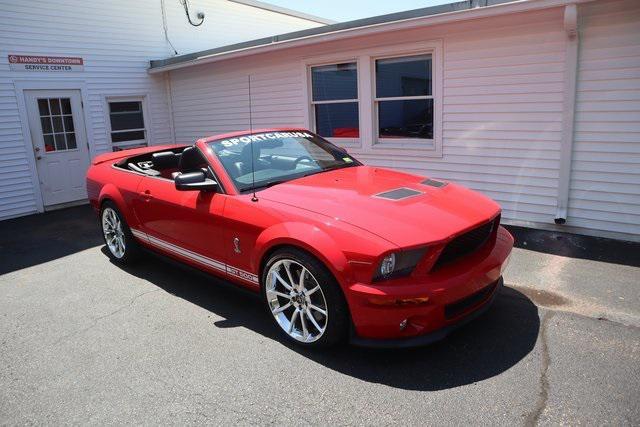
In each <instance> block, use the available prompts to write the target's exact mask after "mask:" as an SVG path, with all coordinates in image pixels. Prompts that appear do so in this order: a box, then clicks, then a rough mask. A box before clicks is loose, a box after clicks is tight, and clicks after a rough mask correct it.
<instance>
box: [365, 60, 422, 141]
mask: <svg viewBox="0 0 640 427" xmlns="http://www.w3.org/2000/svg"><path fill="white" fill-rule="evenodd" d="M375 70H376V77H375V80H376V81H375V83H376V93H375V99H374V102H375V105H376V113H377V117H378V138H381V139H385V138H388V139H391V138H395V139H407V138H417V139H433V89H432V86H433V84H432V78H431V55H416V56H405V57H400V58H384V59H377V60H376V62H375Z"/></svg>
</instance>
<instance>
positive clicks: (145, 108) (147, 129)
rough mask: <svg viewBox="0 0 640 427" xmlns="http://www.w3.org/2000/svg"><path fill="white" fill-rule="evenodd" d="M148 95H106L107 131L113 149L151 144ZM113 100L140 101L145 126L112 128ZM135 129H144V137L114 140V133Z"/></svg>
mask: <svg viewBox="0 0 640 427" xmlns="http://www.w3.org/2000/svg"><path fill="white" fill-rule="evenodd" d="M147 99H148V97H147V95H146V94H144V95H126V96H125V95H117V96H105V97H104V113H105V124H106V126H105V128H106V131H107V140H108V141H109V145H110V146H111V150H112V151H114V149H115V148H117V149H119V150H126V149H129V148H137V147H139V146H141V145H142V144H145V146H147V147H148V146H150V145H151V143H150V141H151V127H150V126H149V116H148V114H147V111H148V110H149V106H148V103H147ZM112 102H139V103H140V108H141V109H142V120H143V122H144V128H137V129H123V130H112V129H111V108H110V104H111V103H112ZM135 131H143V132H144V136H145V137H144V139H136V140H130V141H122V142H113V141H112V139H111V134H112V133H123V132H135Z"/></svg>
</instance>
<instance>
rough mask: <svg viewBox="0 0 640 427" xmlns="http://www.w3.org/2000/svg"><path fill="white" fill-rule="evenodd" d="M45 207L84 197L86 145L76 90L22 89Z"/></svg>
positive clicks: (87, 156) (80, 105) (87, 157)
mask: <svg viewBox="0 0 640 427" xmlns="http://www.w3.org/2000/svg"><path fill="white" fill-rule="evenodd" d="M24 94H25V101H26V104H27V112H28V114H29V129H30V131H31V139H32V141H31V142H32V145H33V152H34V155H35V159H36V167H37V170H38V179H39V180H40V189H41V192H42V199H43V202H44V205H45V207H50V206H53V205H59V204H61V203H69V202H73V201H76V200H82V199H86V198H87V192H86V188H85V174H86V172H87V168H88V167H89V147H88V145H87V136H86V132H85V126H84V119H83V114H82V101H81V97H80V91H79V90H25V91H24Z"/></svg>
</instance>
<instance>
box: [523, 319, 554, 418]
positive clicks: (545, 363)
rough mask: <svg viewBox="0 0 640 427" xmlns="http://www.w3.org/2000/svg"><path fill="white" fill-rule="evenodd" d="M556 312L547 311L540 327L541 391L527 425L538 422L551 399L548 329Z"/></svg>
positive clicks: (528, 416)
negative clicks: (548, 374)
mask: <svg viewBox="0 0 640 427" xmlns="http://www.w3.org/2000/svg"><path fill="white" fill-rule="evenodd" d="M554 314H555V312H554V311H547V313H546V315H545V316H544V319H543V320H542V327H541V328H540V346H541V349H540V351H541V352H542V360H541V365H542V366H541V367H540V392H539V393H538V401H537V402H536V406H535V408H534V409H533V411H531V413H529V415H527V418H526V421H525V425H526V426H535V425H537V424H538V422H539V420H540V417H541V416H542V413H543V412H544V410H545V409H546V407H547V401H548V400H549V377H548V376H547V373H548V371H549V364H550V363H551V358H550V356H549V343H548V341H547V330H548V328H549V322H551V319H552V318H553V316H554Z"/></svg>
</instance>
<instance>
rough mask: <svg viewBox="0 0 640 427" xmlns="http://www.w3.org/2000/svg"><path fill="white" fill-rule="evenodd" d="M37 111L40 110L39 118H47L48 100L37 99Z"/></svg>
mask: <svg viewBox="0 0 640 427" xmlns="http://www.w3.org/2000/svg"><path fill="white" fill-rule="evenodd" d="M38 109H39V110H40V115H41V116H48V115H49V114H50V113H49V100H47V99H38Z"/></svg>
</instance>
